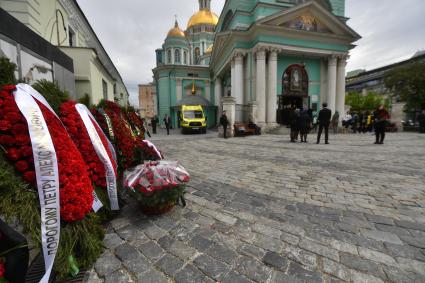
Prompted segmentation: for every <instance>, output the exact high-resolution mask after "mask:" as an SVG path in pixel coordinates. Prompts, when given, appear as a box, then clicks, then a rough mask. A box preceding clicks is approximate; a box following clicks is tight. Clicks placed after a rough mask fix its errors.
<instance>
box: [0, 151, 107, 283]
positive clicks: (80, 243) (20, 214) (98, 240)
mask: <svg viewBox="0 0 425 283" xmlns="http://www.w3.org/2000/svg"><path fill="white" fill-rule="evenodd" d="M0 211H1V214H2V215H3V216H4V217H5V219H6V221H7V222H8V221H15V220H16V221H17V222H18V223H19V224H20V225H21V226H22V227H23V232H24V233H25V235H26V236H27V238H29V239H31V244H34V245H35V246H33V247H32V248H37V249H40V247H41V231H40V205H39V200H38V194H37V192H36V191H35V190H33V189H32V188H31V187H30V186H29V185H28V184H26V183H25V182H24V181H23V180H22V179H21V178H20V177H18V176H17V174H16V173H15V170H14V168H13V167H12V166H11V165H10V164H9V163H8V162H7V161H6V160H5V159H4V156H3V154H0ZM103 236H104V229H103V228H102V226H101V222H100V218H99V216H97V215H96V214H94V213H91V214H89V215H87V216H86V218H85V219H84V220H82V221H79V222H75V223H63V224H62V227H61V235H60V243H59V249H58V253H57V255H56V259H55V265H54V270H55V272H56V274H57V277H58V279H64V278H66V277H68V276H69V272H70V262H69V256H70V255H73V256H74V257H75V259H76V261H77V263H78V266H79V267H80V268H90V267H91V266H92V265H93V264H94V262H95V261H96V259H97V258H98V257H99V255H100V253H101V252H102V250H103V245H102V239H103Z"/></svg>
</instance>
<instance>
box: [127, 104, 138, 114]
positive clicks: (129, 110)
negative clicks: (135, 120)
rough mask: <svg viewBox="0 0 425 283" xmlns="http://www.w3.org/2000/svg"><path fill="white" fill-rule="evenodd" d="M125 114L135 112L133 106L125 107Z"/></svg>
mask: <svg viewBox="0 0 425 283" xmlns="http://www.w3.org/2000/svg"><path fill="white" fill-rule="evenodd" d="M126 111H127V112H137V111H136V109H135V108H134V107H133V106H131V105H130V106H127V110H126Z"/></svg>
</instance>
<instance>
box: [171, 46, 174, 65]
mask: <svg viewBox="0 0 425 283" xmlns="http://www.w3.org/2000/svg"><path fill="white" fill-rule="evenodd" d="M171 64H173V65H174V48H171Z"/></svg>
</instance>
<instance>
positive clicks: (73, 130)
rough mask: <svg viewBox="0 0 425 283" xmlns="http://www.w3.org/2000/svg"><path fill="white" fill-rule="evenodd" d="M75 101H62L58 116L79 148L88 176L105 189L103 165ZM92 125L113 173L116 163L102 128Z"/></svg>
mask: <svg viewBox="0 0 425 283" xmlns="http://www.w3.org/2000/svg"><path fill="white" fill-rule="evenodd" d="M76 104H77V103H76V102H75V101H68V102H65V103H63V104H62V105H61V106H60V117H61V120H62V122H63V124H64V125H65V127H66V129H67V130H68V133H69V135H70V136H71V138H72V140H73V141H74V143H75V145H76V146H77V147H78V149H79V150H80V152H81V154H82V156H83V159H84V161H85V162H86V164H87V167H88V169H89V176H90V178H91V180H92V182H93V184H95V185H96V186H98V187H101V188H105V189H106V186H107V185H106V176H105V165H104V164H103V163H102V161H101V160H100V159H99V157H98V155H97V153H96V150H95V148H94V146H93V144H92V142H91V140H90V136H89V134H88V132H87V130H86V127H85V125H84V122H83V120H82V119H81V116H80V114H79V113H78V112H77V109H76V108H75V105H76ZM93 124H94V127H95V129H96V131H97V133H98V134H99V137H100V139H101V140H102V144H103V146H104V147H105V149H106V151H107V153H108V156H109V159H110V160H111V162H112V166H113V167H114V170H115V174H116V172H117V165H116V163H115V161H114V159H113V158H112V152H111V150H110V149H109V145H108V141H107V140H106V137H105V135H104V134H103V132H102V130H101V129H100V128H99V127H98V126H97V125H96V123H93ZM83 129H85V130H83Z"/></svg>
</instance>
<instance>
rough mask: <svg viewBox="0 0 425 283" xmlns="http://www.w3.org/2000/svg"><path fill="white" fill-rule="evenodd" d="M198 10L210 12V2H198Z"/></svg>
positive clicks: (208, 0) (209, 0)
mask: <svg viewBox="0 0 425 283" xmlns="http://www.w3.org/2000/svg"><path fill="white" fill-rule="evenodd" d="M198 1H199V10H200V11H201V10H211V0H198Z"/></svg>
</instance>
